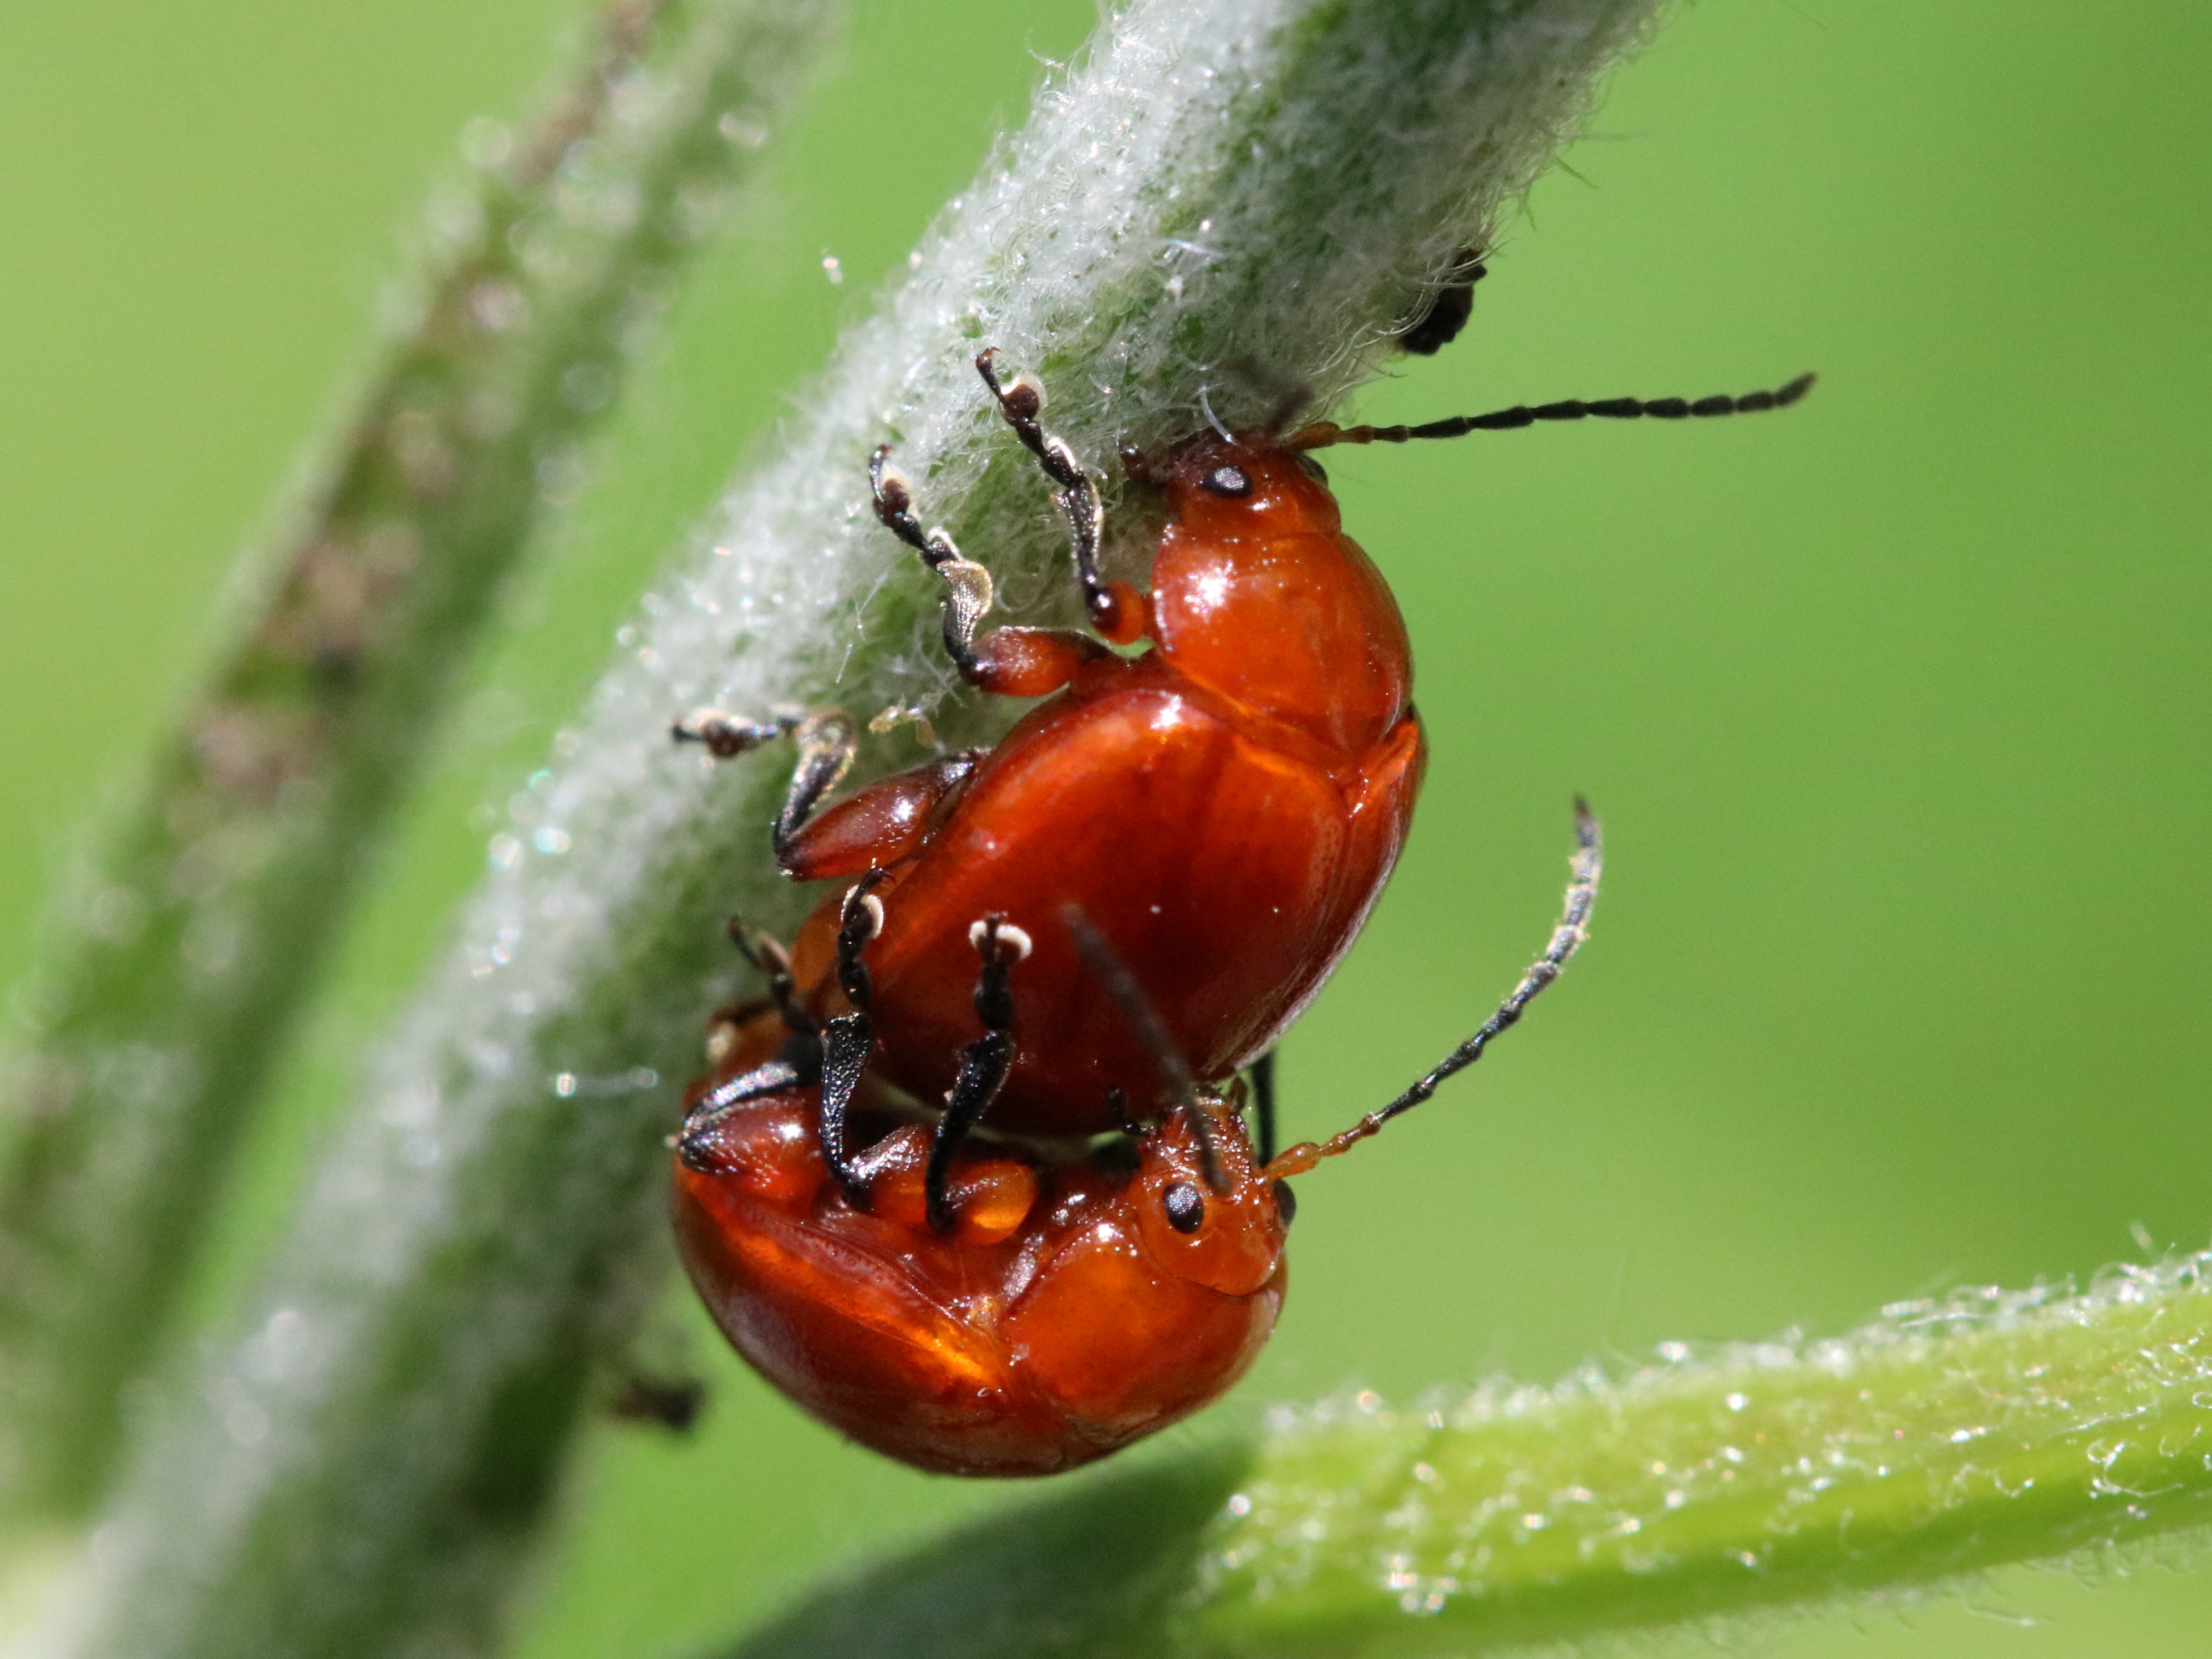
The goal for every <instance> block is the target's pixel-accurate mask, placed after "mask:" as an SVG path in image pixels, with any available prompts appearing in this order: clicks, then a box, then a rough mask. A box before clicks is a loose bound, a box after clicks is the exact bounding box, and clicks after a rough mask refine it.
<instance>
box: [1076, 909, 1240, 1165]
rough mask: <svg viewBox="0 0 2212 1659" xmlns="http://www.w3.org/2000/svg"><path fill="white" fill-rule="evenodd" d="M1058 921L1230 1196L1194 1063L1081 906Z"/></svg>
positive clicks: (1203, 1161) (1205, 1162)
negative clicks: (1143, 1051)
mask: <svg viewBox="0 0 2212 1659" xmlns="http://www.w3.org/2000/svg"><path fill="white" fill-rule="evenodd" d="M1060 921H1062V922H1064V923H1066V927H1067V932H1068V937H1070V938H1071V939H1073V940H1074V941H1075V951H1076V954H1077V955H1078V956H1079V957H1082V958H1083V965H1084V966H1085V968H1088V969H1090V970H1091V973H1092V975H1094V976H1096V978H1097V981H1098V982H1099V983H1100V984H1102V985H1103V986H1104V987H1106V994H1107V995H1109V996H1110V997H1112V998H1113V999H1114V1000H1115V1002H1117V1003H1119V1004H1120V1005H1121V1012H1122V1013H1123V1014H1125V1015H1127V1018H1128V1021H1129V1024H1131V1025H1133V1026H1134V1027H1135V1028H1136V1031H1137V1038H1138V1041H1139V1042H1142V1043H1143V1044H1144V1045H1145V1047H1146V1049H1147V1050H1148V1051H1149V1052H1150V1053H1151V1054H1152V1060H1153V1061H1154V1062H1155V1063H1156V1064H1157V1065H1158V1066H1159V1068H1160V1080H1161V1081H1162V1082H1163V1083H1164V1084H1166V1085H1167V1086H1168V1092H1169V1093H1170V1094H1171V1095H1173V1096H1174V1097H1175V1103H1176V1105H1177V1106H1178V1107H1180V1108H1182V1110H1183V1111H1184V1112H1185V1113H1187V1114H1188V1116H1189V1118H1190V1124H1191V1133H1193V1134H1194V1135H1195V1136H1196V1137H1197V1139H1198V1161H1199V1164H1200V1168H1201V1169H1203V1170H1205V1172H1206V1185H1207V1186H1209V1187H1211V1188H1212V1189H1213V1190H1214V1191H1215V1192H1217V1193H1225V1192H1227V1191H1228V1190H1229V1182H1228V1180H1227V1178H1226V1177H1225V1176H1223V1174H1222V1173H1221V1160H1220V1159H1219V1158H1217V1157H1216V1156H1215V1155H1214V1151H1213V1125H1212V1123H1211V1122H1210V1121H1208V1120H1207V1118H1206V1109H1205V1108H1204V1107H1202V1106H1201V1105H1200V1103H1199V1098H1198V1079H1196V1078H1194V1077H1193V1076H1192V1075H1191V1070H1190V1062H1189V1061H1188V1060H1185V1059H1184V1058H1183V1057H1182V1049H1180V1048H1177V1047H1176V1040H1175V1037H1174V1035H1173V1034H1172V1033H1171V1032H1170V1031H1169V1030H1168V1028H1167V1024H1166V1022H1164V1020H1162V1019H1161V1018H1160V1011H1159V1010H1158V1009H1157V1008H1155V1007H1154V1006H1152V999H1151V998H1150V997H1148V996H1146V994H1145V987H1143V986H1141V985H1139V984H1138V983H1137V976H1136V975H1134V974H1133V973H1131V972H1130V971H1129V964H1128V963H1126V962H1124V961H1122V960H1121V956H1120V954H1119V953H1118V952H1116V951H1115V949H1114V947H1113V946H1112V945H1109V944H1108V943H1107V942H1106V936H1105V935H1104V934H1103V933H1100V932H1099V931H1098V929H1097V927H1095V926H1093V925H1092V923H1091V918H1090V917H1089V916H1087V915H1084V914H1083V907H1082V906H1081V905H1079V904H1063V905H1062V906H1060Z"/></svg>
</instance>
